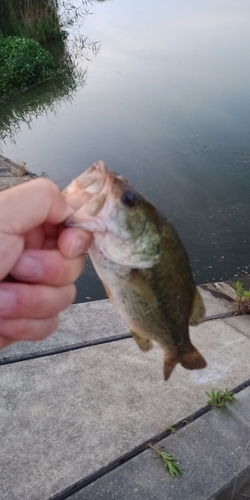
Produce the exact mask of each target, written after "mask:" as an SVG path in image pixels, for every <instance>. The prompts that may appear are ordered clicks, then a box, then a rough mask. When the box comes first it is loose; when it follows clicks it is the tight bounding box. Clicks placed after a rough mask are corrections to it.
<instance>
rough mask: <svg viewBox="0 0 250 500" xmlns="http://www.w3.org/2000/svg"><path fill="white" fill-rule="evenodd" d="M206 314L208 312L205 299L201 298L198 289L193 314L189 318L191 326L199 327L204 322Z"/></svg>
mask: <svg viewBox="0 0 250 500" xmlns="http://www.w3.org/2000/svg"><path fill="white" fill-rule="evenodd" d="M205 312H206V310H205V306H204V302H203V299H202V297H201V294H200V292H199V291H198V290H197V288H196V290H195V295H194V301H193V307H192V312H191V316H190V318H189V324H190V325H191V326H196V325H199V323H201V322H202V320H203V319H204V316H205Z"/></svg>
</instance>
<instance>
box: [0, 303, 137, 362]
mask: <svg viewBox="0 0 250 500" xmlns="http://www.w3.org/2000/svg"><path fill="white" fill-rule="evenodd" d="M124 333H129V330H128V327H127V326H126V323H125V322H124V321H123V320H122V319H121V317H120V315H119V314H118V313H117V312H116V311H115V309H114V308H113V306H112V304H111V303H110V301H109V300H99V301H95V302H85V303H84V304H75V305H72V306H70V307H69V308H68V309H67V310H66V311H65V312H63V313H62V314H61V315H60V324H59V327H58V329H57V331H56V332H55V333H54V334H53V335H51V336H50V337H48V338H47V339H46V340H43V341H42V342H18V343H16V344H14V345H12V346H10V347H7V348H6V349H4V350H2V351H0V362H1V360H4V359H10V358H17V357H20V356H24V355H27V354H34V355H35V354H38V353H42V352H45V351H48V350H50V349H58V348H60V347H64V346H70V345H74V344H79V343H83V342H90V341H93V340H97V339H100V338H105V337H111V336H114V335H122V334H124Z"/></svg>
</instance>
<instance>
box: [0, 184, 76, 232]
mask: <svg viewBox="0 0 250 500" xmlns="http://www.w3.org/2000/svg"><path fill="white" fill-rule="evenodd" d="M72 211H73V210H72V208H70V206H69V205H68V204H67V202H66V200H65V198H64V196H63V194H62V193H61V192H60V189H59V188H58V186H57V185H56V184H54V183H53V182H52V181H50V180H49V179H35V180H32V181H29V182H27V183H25V184H22V185H19V186H16V187H13V188H10V189H8V190H6V191H3V192H1V193H0V231H2V232H3V233H5V234H8V235H22V234H24V233H26V232H28V231H30V230H31V229H33V228H34V227H37V226H39V225H40V224H43V223H44V222H45V221H46V222H49V223H51V224H59V223H60V222H62V221H63V220H65V219H66V218H67V217H68V216H69V215H71V214H72Z"/></svg>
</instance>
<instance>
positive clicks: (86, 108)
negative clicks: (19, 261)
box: [1, 0, 250, 301]
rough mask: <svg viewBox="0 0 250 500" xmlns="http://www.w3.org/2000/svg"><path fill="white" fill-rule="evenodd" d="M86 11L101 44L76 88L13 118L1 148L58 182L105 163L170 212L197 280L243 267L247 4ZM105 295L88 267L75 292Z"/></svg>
mask: <svg viewBox="0 0 250 500" xmlns="http://www.w3.org/2000/svg"><path fill="white" fill-rule="evenodd" d="M152 4H153V5H152ZM90 10H91V14H89V15H88V16H87V17H86V19H85V20H84V22H83V24H82V26H81V32H82V34H83V35H84V36H85V35H87V36H88V37H89V39H90V40H91V41H95V42H100V50H99V52H98V53H97V54H96V55H93V53H92V52H91V51H89V53H88V59H89V60H86V59H85V60H84V61H83V62H82V67H83V68H85V67H86V68H87V74H86V82H85V85H84V86H82V87H79V88H78V89H77V91H76V93H75V95H74V96H73V97H72V96H71V98H70V99H65V100H64V99H63V98H62V99H61V100H60V101H59V102H58V103H57V105H56V106H54V107H53V106H51V107H47V109H46V111H45V110H41V111H40V112H38V113H36V115H33V116H32V119H30V120H27V117H26V118H24V121H22V120H21V121H20V120H19V123H18V127H16V131H14V132H13V130H12V131H9V132H8V130H7V132H6V138H5V141H4V142H2V143H1V150H2V154H4V155H5V156H7V157H9V158H11V159H12V160H14V161H25V162H27V168H28V169H29V170H32V171H34V172H36V173H37V174H40V173H41V172H42V171H46V172H47V174H48V175H49V177H50V178H51V179H52V180H54V181H56V182H57V183H59V185H60V186H61V187H63V186H65V185H66V184H67V183H69V182H70V180H71V179H72V178H73V177H75V176H77V175H79V174H80V173H81V172H82V171H83V170H84V169H86V168H87V167H88V166H90V165H91V164H92V162H94V161H95V160H98V159H103V160H104V161H105V162H106V163H107V164H108V165H109V166H110V167H111V168H112V169H114V170H116V171H118V172H121V173H123V174H124V175H125V176H127V177H128V178H129V179H130V180H131V181H132V183H133V184H134V185H135V186H136V187H137V188H138V189H139V190H140V191H141V192H143V193H144V194H145V195H146V196H147V197H148V198H150V199H151V200H152V201H153V202H154V203H155V204H156V205H157V206H158V207H159V208H160V209H161V210H162V211H163V212H165V213H166V214H167V215H168V217H169V218H170V220H171V221H172V222H173V224H174V226H175V227H176V229H177V231H178V233H179V235H180V236H181V238H182V240H183V242H184V244H185V246H186V249H187V251H188V254H189V257H190V262H191V265H192V269H193V273H194V276H195V279H196V281H197V283H205V282H210V281H215V280H216V281H218V280H224V279H230V278H232V277H235V276H238V275H242V274H246V273H248V271H249V265H250V262H249V260H250V259H249V254H250V252H249V247H250V222H249V221H250V203H249V199H250V90H249V81H250V65H249V51H250V31H249V16H250V3H249V0H238V1H237V2H235V1H233V0H221V1H220V2H218V1H217V0H211V1H210V2H207V1H203V0H199V1H198V0H197V1H196V0H180V1H178V2H174V1H172V2H166V0H155V1H154V2H149V1H148V2H146V1H144V2H142V1H141V0H137V1H136V2H135V1H134V0H126V1H125V0H123V1H122V0H113V1H112V0H107V1H100V2H93V5H92V6H91V8H90ZM40 91H41V92H42V91H43V90H42V88H41V90H40ZM26 94H27V93H26ZM22 99H27V95H26V96H25V94H23V95H21V96H19V97H18V100H19V102H20V100H22ZM16 105H17V104H15V101H13V103H12V104H11V106H12V108H13V109H15V106H16ZM103 297H105V293H104V291H103V289H102V286H101V284H100V282H99V280H98V278H97V277H96V275H95V273H94V271H93V269H92V267H91V265H90V263H88V264H87V267H86V271H85V273H84V275H83V276H82V277H81V278H80V279H79V280H78V296H77V300H78V301H86V300H94V299H99V298H103Z"/></svg>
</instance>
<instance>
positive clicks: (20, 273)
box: [11, 254, 43, 281]
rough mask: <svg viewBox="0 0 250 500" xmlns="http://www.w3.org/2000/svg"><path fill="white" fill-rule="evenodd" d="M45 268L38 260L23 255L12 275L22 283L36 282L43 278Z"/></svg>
mask: <svg viewBox="0 0 250 500" xmlns="http://www.w3.org/2000/svg"><path fill="white" fill-rule="evenodd" d="M42 272H43V268H42V265H41V262H40V260H39V259H38V258H34V257H31V256H30V255H25V254H23V255H22V256H21V257H20V259H19V261H18V262H17V264H16V265H15V267H14V268H13V270H12V272H11V274H12V276H14V277H15V278H16V279H19V280H22V281H35V280H37V279H39V278H41V276H42Z"/></svg>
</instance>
